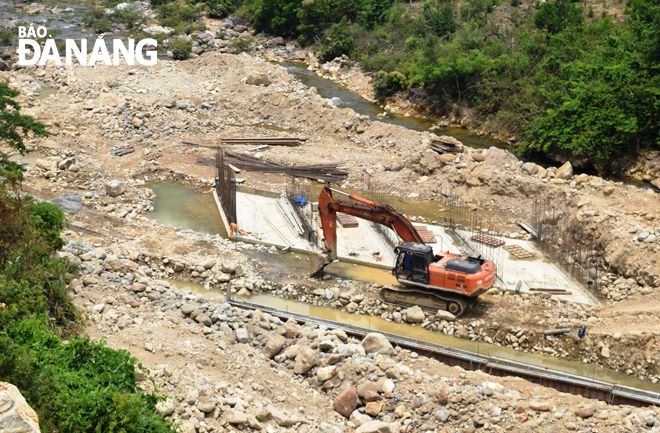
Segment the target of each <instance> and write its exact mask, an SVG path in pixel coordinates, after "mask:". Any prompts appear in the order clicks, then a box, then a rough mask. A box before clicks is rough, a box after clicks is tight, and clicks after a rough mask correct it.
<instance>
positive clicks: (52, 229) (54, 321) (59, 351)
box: [0, 83, 175, 433]
mask: <svg viewBox="0 0 660 433" xmlns="http://www.w3.org/2000/svg"><path fill="white" fill-rule="evenodd" d="M16 96H18V92H17V91H14V90H12V89H10V88H9V87H8V86H7V85H6V83H1V84H0V125H2V127H0V140H1V141H2V144H3V145H4V144H8V145H9V146H10V147H12V148H14V149H16V150H19V151H24V150H25V144H24V143H23V137H26V136H28V133H32V134H34V135H35V136H45V135H48V133H47V131H46V129H45V125H43V124H41V123H39V122H35V121H34V119H32V118H31V117H29V116H24V115H21V114H20V106H19V105H18V104H17V103H16V101H15V100H14V99H13V98H15V97H16ZM0 168H1V169H2V173H1V174H2V176H0V381H6V382H10V383H12V384H14V385H16V386H17V387H18V389H19V390H20V391H21V393H22V394H23V396H24V397H25V398H26V400H27V402H28V403H29V405H30V406H31V407H32V408H33V409H34V410H35V411H36V412H37V415H38V416H39V424H40V427H41V430H42V431H44V432H50V431H53V432H60V433H78V432H97V433H100V432H108V433H170V432H171V433H175V429H174V428H173V426H172V425H171V423H169V422H168V421H165V420H164V419H163V418H162V417H161V416H160V415H158V414H157V412H156V403H157V402H158V401H159V397H158V396H157V395H156V394H155V391H154V392H153V393H150V394H145V393H143V392H142V391H141V390H140V389H139V388H138V387H137V385H136V382H135V380H136V371H135V370H136V368H140V369H141V368H142V366H140V365H137V364H136V359H135V358H132V357H131V356H130V354H129V353H128V352H126V351H124V350H113V349H110V348H108V347H106V346H105V343H104V342H93V341H91V340H90V339H89V338H88V337H85V338H77V337H76V334H77V332H78V330H79V326H80V323H79V319H80V312H79V310H78V309H77V308H76V306H75V305H74V304H73V302H72V300H71V298H70V297H69V296H68V295H67V293H66V287H67V283H68V282H69V280H70V278H71V273H72V272H73V271H74V270H75V269H74V268H73V267H72V266H71V264H70V263H69V262H66V261H64V260H61V259H57V258H54V257H53V256H52V255H53V252H55V250H57V249H59V248H60V247H61V246H62V244H63V243H64V242H63V240H62V238H61V237H60V231H61V229H62V228H63V227H64V224H65V222H66V221H65V219H64V214H63V213H62V211H61V210H60V209H59V208H58V207H57V206H55V205H53V204H50V203H37V202H36V201H35V200H34V199H32V198H31V197H29V196H28V197H24V196H22V194H20V193H19V192H20V188H19V187H20V185H19V184H20V181H21V178H20V176H19V174H17V173H20V170H19V172H15V171H14V169H15V167H13V166H11V165H8V164H6V154H5V153H4V152H2V151H0ZM5 175H7V176H5ZM63 335H65V336H67V337H69V341H68V343H63V342H62V341H61V340H60V338H59V337H60V336H63ZM3 431H4V430H3Z"/></svg>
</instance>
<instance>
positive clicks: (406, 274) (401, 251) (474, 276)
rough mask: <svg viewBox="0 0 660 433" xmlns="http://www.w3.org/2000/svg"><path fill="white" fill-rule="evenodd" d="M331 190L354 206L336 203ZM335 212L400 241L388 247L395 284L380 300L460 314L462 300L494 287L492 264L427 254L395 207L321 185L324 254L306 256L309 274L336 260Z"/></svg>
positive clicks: (456, 256)
mask: <svg viewBox="0 0 660 433" xmlns="http://www.w3.org/2000/svg"><path fill="white" fill-rule="evenodd" d="M333 192H336V193H338V194H343V195H345V196H347V197H348V198H350V199H352V200H355V201H357V202H358V203H353V202H347V201H341V200H337V199H335V198H334V197H333V196H332V193H333ZM337 212H342V213H345V214H348V215H353V216H354V217H357V218H361V219H364V220H367V221H372V222H374V223H377V224H382V225H384V226H385V227H389V228H391V229H392V230H394V231H395V232H396V234H397V235H398V237H399V238H400V243H399V245H397V246H396V248H395V249H394V253H395V254H396V259H395V262H394V268H393V269H392V274H393V275H394V276H395V277H396V279H397V281H398V282H399V284H400V286H392V285H389V286H385V287H384V288H383V289H382V290H381V292H380V296H381V298H382V299H383V300H384V301H385V302H389V303H393V304H401V305H419V306H420V307H422V308H426V309H433V310H446V311H449V312H450V313H452V314H453V315H454V316H460V315H461V314H463V312H464V311H465V308H466V307H467V303H466V300H468V299H470V298H476V297H477V296H479V295H481V294H482V293H484V292H486V291H487V290H488V289H490V288H491V287H492V286H493V284H494V283H495V275H496V272H495V263H493V262H492V261H489V260H484V259H482V258H481V257H469V256H462V255H459V254H453V253H450V252H444V253H440V254H433V249H432V248H431V247H430V246H429V245H426V244H425V243H424V241H423V240H422V238H421V236H420V235H419V233H417V230H416V229H415V227H414V226H413V225H412V223H411V222H410V221H409V220H408V218H406V216H405V215H403V214H402V213H400V212H398V211H397V210H396V209H394V208H392V207H391V206H388V205H386V204H382V203H378V202H376V201H371V200H367V199H364V198H362V197H358V196H356V195H353V194H347V193H345V192H342V191H338V190H336V189H332V188H330V187H327V186H326V187H325V188H323V191H321V195H320V197H319V214H320V216H321V226H322V228H323V235H324V236H325V244H326V248H327V250H326V251H323V250H317V251H314V252H313V253H312V254H311V255H310V260H309V263H310V273H311V274H316V273H317V272H319V271H320V270H322V269H323V268H325V267H326V266H327V265H328V264H330V263H332V262H333V261H334V260H336V259H337Z"/></svg>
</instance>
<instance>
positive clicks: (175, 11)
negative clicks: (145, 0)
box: [157, 1, 202, 28]
mask: <svg viewBox="0 0 660 433" xmlns="http://www.w3.org/2000/svg"><path fill="white" fill-rule="evenodd" d="M157 12H158V24H160V25H161V26H166V27H172V28H177V27H178V26H179V25H181V24H184V25H186V26H187V25H190V24H192V23H194V22H195V21H197V20H198V19H199V18H200V17H201V16H202V9H201V7H197V6H190V5H187V4H185V3H183V2H180V1H175V2H173V3H167V4H163V5H160V6H158V8H157Z"/></svg>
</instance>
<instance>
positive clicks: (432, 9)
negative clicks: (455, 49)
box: [422, 0, 456, 38]
mask: <svg viewBox="0 0 660 433" xmlns="http://www.w3.org/2000/svg"><path fill="white" fill-rule="evenodd" d="M422 18H423V19H424V21H425V22H426V25H428V26H429V27H430V29H431V31H432V32H433V33H434V34H435V35H436V36H438V37H440V38H442V37H445V36H447V35H451V34H452V33H454V31H455V30H456V12H455V11H454V6H453V5H452V2H451V1H450V0H427V1H426V2H424V7H423V9H422Z"/></svg>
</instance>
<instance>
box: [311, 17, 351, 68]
mask: <svg viewBox="0 0 660 433" xmlns="http://www.w3.org/2000/svg"><path fill="white" fill-rule="evenodd" d="M353 47H355V39H354V38H353V36H351V34H350V32H349V31H348V21H347V20H346V19H345V18H343V19H342V20H341V21H340V22H338V23H337V24H334V25H333V26H332V27H331V28H330V29H329V30H328V33H327V35H326V37H325V39H324V40H323V44H322V45H321V48H320V49H319V50H318V51H317V55H318V57H319V59H321V60H322V61H324V62H328V61H330V60H332V59H334V58H335V57H341V56H342V55H343V54H346V55H349V54H351V51H353Z"/></svg>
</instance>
